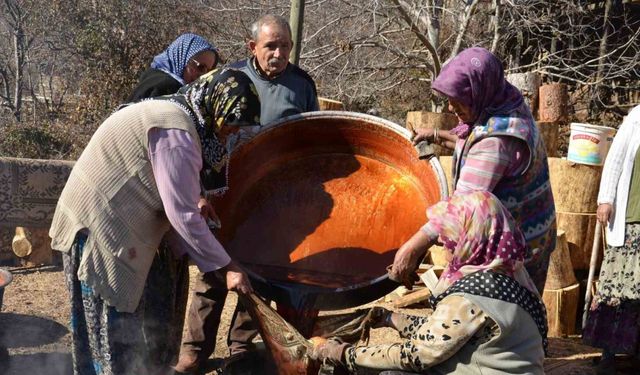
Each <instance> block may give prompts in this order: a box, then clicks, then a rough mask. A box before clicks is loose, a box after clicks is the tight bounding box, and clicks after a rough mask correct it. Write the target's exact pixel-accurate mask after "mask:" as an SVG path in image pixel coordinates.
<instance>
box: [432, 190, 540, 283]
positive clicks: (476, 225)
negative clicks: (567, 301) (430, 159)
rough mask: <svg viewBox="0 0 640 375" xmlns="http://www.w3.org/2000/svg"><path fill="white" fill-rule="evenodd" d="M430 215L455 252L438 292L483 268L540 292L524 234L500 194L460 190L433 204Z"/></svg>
mask: <svg viewBox="0 0 640 375" xmlns="http://www.w3.org/2000/svg"><path fill="white" fill-rule="evenodd" d="M427 216H428V217H429V224H430V226H431V227H432V228H434V229H435V230H436V231H437V232H438V233H439V239H440V241H441V242H442V243H443V245H444V247H445V249H447V250H448V251H450V252H451V253H452V259H451V261H450V262H449V265H448V266H447V268H446V269H445V270H444V272H443V274H442V276H440V280H439V282H438V285H437V286H436V290H435V291H434V294H436V295H437V294H439V293H442V292H444V291H445V290H446V289H447V288H448V287H449V286H451V285H452V284H453V283H454V282H455V281H457V280H458V279H460V278H462V277H463V276H465V275H468V274H471V273H474V272H476V271H482V270H492V271H495V272H499V273H502V274H505V275H508V276H511V277H513V278H514V279H516V281H518V282H519V283H520V284H521V285H522V286H524V287H525V288H527V289H529V290H530V291H532V292H534V293H535V294H536V295H537V294H538V292H537V289H536V287H535V285H534V284H533V281H532V280H531V278H530V277H529V274H528V273H527V271H526V270H525V269H524V256H525V253H526V242H525V239H524V235H523V234H522V232H521V231H520V229H519V228H518V227H517V226H516V224H515V222H514V220H513V218H512V217H511V215H510V214H509V212H508V211H507V209H506V208H505V207H504V206H503V205H502V203H501V202H500V200H499V199H498V198H496V196H494V195H493V194H491V193H489V192H486V191H478V192H472V193H456V194H454V195H453V196H452V197H451V198H449V200H447V201H442V202H439V203H436V204H435V205H433V206H431V207H430V208H429V209H428V210H427Z"/></svg>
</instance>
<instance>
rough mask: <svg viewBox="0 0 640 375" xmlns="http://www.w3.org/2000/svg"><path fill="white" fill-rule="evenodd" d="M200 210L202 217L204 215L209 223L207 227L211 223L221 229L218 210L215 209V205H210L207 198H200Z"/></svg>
mask: <svg viewBox="0 0 640 375" xmlns="http://www.w3.org/2000/svg"><path fill="white" fill-rule="evenodd" d="M198 208H199V209H200V215H202V217H203V218H204V220H205V221H206V222H207V225H209V223H213V224H214V225H215V227H216V228H220V218H219V217H218V214H216V210H215V209H214V208H213V205H212V204H211V203H209V201H208V200H207V199H206V198H200V200H199V201H198Z"/></svg>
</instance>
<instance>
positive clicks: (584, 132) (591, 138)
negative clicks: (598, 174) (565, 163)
mask: <svg viewBox="0 0 640 375" xmlns="http://www.w3.org/2000/svg"><path fill="white" fill-rule="evenodd" d="M615 131H616V130H615V129H614V128H608V127H606V126H598V125H590V124H580V123H571V136H570V137H569V151H568V154H567V160H569V161H572V162H574V163H580V164H589V165H602V164H603V163H604V159H605V158H606V157H607V152H609V147H610V146H611V142H612V141H613V135H614V134H615Z"/></svg>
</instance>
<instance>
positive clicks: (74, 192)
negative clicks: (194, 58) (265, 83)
mask: <svg viewBox="0 0 640 375" xmlns="http://www.w3.org/2000/svg"><path fill="white" fill-rule="evenodd" d="M259 115H260V103H259V100H258V95H257V93H256V90H255V87H254V86H253V83H251V80H250V79H249V78H248V77H247V76H246V75H245V74H244V73H242V72H240V71H236V70H221V71H213V72H211V73H209V74H206V75H204V76H202V77H201V78H199V79H198V80H197V81H194V82H193V83H192V84H191V85H189V86H187V87H185V89H184V91H183V92H182V91H181V94H176V95H172V96H163V97H159V98H156V99H153V100H146V101H143V102H140V103H136V104H132V105H129V106H127V107H125V108H123V109H120V110H118V111H117V112H115V113H114V114H112V115H111V116H110V117H109V118H107V119H106V120H105V121H104V122H103V123H102V125H100V127H99V128H98V130H97V131H96V132H95V134H94V135H93V137H92V138H91V140H90V142H89V144H88V145H87V147H86V148H85V150H84V151H83V153H82V155H81V156H80V158H79V159H78V161H77V162H76V164H75V166H74V168H73V170H72V172H71V175H70V176H69V179H68V181H67V183H66V185H65V187H64V190H63V191H62V195H61V196H60V200H59V201H58V205H57V207H56V212H55V215H54V218H53V223H52V225H51V230H50V232H49V234H50V236H51V238H52V245H51V246H52V247H53V248H54V249H56V250H59V251H62V252H64V254H63V260H64V270H65V274H66V279H67V285H68V288H69V291H70V295H71V317H72V318H71V329H72V337H73V349H72V354H73V369H74V374H83V375H84V374H122V375H125V374H163V373H165V372H168V371H170V368H169V365H170V363H169V361H170V358H157V357H156V356H154V355H153V354H154V353H157V347H158V346H159V345H161V344H162V343H159V342H156V341H157V340H153V338H154V337H156V336H148V335H145V330H146V329H147V328H148V327H149V326H151V325H154V326H157V327H158V329H164V328H163V327H166V326H169V324H170V320H171V318H172V317H170V316H166V314H164V313H162V311H166V310H165V309H164V308H162V306H161V305H162V304H171V303H174V301H173V298H175V291H176V288H177V284H178V280H174V279H173V277H174V273H172V270H171V269H167V272H166V277H165V278H164V279H163V280H160V279H159V278H149V277H148V273H149V269H150V267H151V264H152V261H153V259H154V256H155V254H156V249H158V245H159V243H160V240H161V239H162V237H163V235H164V234H165V232H167V231H168V230H169V229H170V227H172V228H174V230H175V231H174V232H173V236H172V237H173V239H174V241H175V242H176V244H178V245H176V246H171V248H172V249H173V250H175V254H174V255H175V258H176V260H175V262H176V263H178V262H185V261H186V259H185V257H186V256H187V255H188V256H189V257H190V258H191V259H192V260H193V261H194V262H195V263H196V265H197V266H198V268H199V269H200V270H201V271H202V272H210V271H216V270H217V271H218V272H219V273H220V276H221V277H223V278H225V280H226V284H227V288H228V289H230V290H236V291H240V292H250V291H251V284H250V282H249V280H248V278H247V276H246V274H245V273H243V272H242V271H241V270H240V269H239V267H238V266H237V265H235V263H234V262H233V261H231V259H230V258H229V255H228V254H227V253H226V251H225V250H224V248H222V246H221V245H220V243H219V242H218V241H217V240H216V239H215V237H214V236H213V235H212V234H211V231H210V230H209V228H208V227H207V224H206V223H205V221H204V218H203V217H202V216H201V215H200V210H199V208H198V201H199V199H200V193H201V185H202V186H203V187H204V189H205V190H208V191H218V192H221V191H224V190H225V189H226V179H225V178H224V177H225V174H224V173H219V172H221V171H224V170H225V167H226V164H227V161H228V158H229V153H230V151H231V150H230V145H232V143H233V142H228V140H229V139H230V137H231V135H232V134H234V133H238V132H240V131H242V129H244V128H243V127H244V126H245V125H255V124H258V123H259V122H260V119H259ZM200 176H217V178H206V179H205V178H200ZM169 268H170V267H169ZM176 268H179V267H176ZM154 307H155V308H154ZM156 308H157V309H156ZM182 311H184V309H183V310H182Z"/></svg>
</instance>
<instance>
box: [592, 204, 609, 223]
mask: <svg viewBox="0 0 640 375" xmlns="http://www.w3.org/2000/svg"><path fill="white" fill-rule="evenodd" d="M611 212H613V207H612V206H611V203H602V204H599V205H598V209H597V210H596V218H597V219H598V221H599V222H600V223H602V225H607V222H608V221H609V218H610V217H611Z"/></svg>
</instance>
